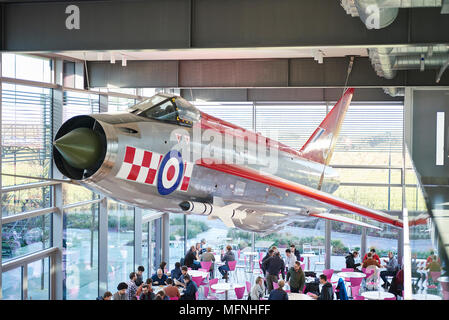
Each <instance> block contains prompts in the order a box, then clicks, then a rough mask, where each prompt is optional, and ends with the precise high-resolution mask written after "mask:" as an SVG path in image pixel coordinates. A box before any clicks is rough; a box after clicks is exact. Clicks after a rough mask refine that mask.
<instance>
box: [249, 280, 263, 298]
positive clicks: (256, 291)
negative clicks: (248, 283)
mask: <svg viewBox="0 0 449 320" xmlns="http://www.w3.org/2000/svg"><path fill="white" fill-rule="evenodd" d="M264 294H265V287H264V285H263V278H262V277H257V279H256V284H255V285H254V287H253V288H252V289H251V294H250V297H251V300H260V298H262V297H263V295H264Z"/></svg>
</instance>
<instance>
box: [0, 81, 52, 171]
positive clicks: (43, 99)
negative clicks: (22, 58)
mask: <svg viewBox="0 0 449 320" xmlns="http://www.w3.org/2000/svg"><path fill="white" fill-rule="evenodd" d="M51 103H52V91H51V90H50V89H46V88H36V87H28V86H19V85H13V84H7V83H3V88H2V161H3V162H4V163H8V162H14V161H17V162H18V161H43V160H45V159H50V157H51V137H52V129H51V124H52V122H51Z"/></svg>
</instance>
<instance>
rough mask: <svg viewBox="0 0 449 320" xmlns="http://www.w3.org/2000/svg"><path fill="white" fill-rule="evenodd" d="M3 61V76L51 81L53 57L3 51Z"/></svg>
mask: <svg viewBox="0 0 449 320" xmlns="http://www.w3.org/2000/svg"><path fill="white" fill-rule="evenodd" d="M2 62H3V63H2V76H3V77H8V78H17V79H24V80H32V81H41V82H51V74H52V68H51V65H52V60H51V59H48V58H41V57H35V56H28V55H22V54H12V53H2Z"/></svg>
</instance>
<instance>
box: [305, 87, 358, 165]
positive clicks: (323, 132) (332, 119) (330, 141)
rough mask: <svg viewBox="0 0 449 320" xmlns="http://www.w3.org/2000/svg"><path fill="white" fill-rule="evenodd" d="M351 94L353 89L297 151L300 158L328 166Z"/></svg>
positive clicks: (349, 90) (350, 89)
mask: <svg viewBox="0 0 449 320" xmlns="http://www.w3.org/2000/svg"><path fill="white" fill-rule="evenodd" d="M353 94H354V88H349V89H348V90H346V92H345V93H344V94H343V96H342V97H341V98H340V100H338V102H337V104H336V105H335V106H334V107H333V108H332V110H331V111H330V112H329V113H328V114H327V116H326V118H324V120H323V122H321V124H320V125H319V126H318V128H316V130H315V131H314V132H313V134H312V135H311V136H310V138H309V140H307V142H306V143H305V144H304V145H303V146H302V148H301V150H300V151H299V152H300V153H301V156H302V157H304V158H306V159H309V160H312V161H315V162H319V163H322V164H325V165H328V164H329V162H330V159H331V158H332V153H333V151H334V147H335V143H336V142H337V137H338V134H339V133H340V128H341V125H342V123H343V119H344V118H345V115H346V111H347V110H348V106H349V104H350V103H351V100H352V96H353Z"/></svg>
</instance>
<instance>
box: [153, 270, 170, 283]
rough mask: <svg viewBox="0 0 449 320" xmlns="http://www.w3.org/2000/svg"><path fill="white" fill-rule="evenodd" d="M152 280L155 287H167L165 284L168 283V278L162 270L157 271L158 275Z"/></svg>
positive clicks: (154, 275)
mask: <svg viewBox="0 0 449 320" xmlns="http://www.w3.org/2000/svg"><path fill="white" fill-rule="evenodd" d="M151 279H152V280H153V284H154V285H155V286H165V282H166V281H167V279H168V277H167V275H166V274H164V273H163V272H162V269H157V273H156V274H153V276H152V277H151Z"/></svg>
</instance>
